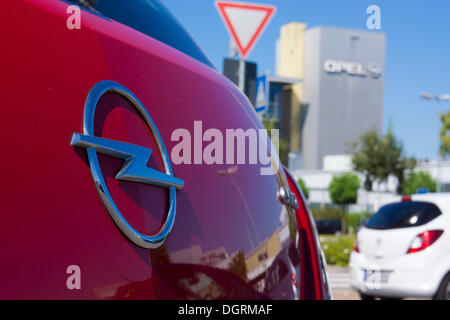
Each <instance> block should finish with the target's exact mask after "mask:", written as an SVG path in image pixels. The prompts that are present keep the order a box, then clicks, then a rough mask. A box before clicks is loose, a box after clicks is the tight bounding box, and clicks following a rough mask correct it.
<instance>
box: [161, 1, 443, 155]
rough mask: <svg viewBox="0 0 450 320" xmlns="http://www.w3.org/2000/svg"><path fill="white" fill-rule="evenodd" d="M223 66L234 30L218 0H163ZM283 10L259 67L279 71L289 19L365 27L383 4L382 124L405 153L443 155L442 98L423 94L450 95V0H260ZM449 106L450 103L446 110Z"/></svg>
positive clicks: (257, 56)
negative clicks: (372, 9) (278, 49)
mask: <svg viewBox="0 0 450 320" xmlns="http://www.w3.org/2000/svg"><path fill="white" fill-rule="evenodd" d="M162 2H163V3H165V4H166V6H167V7H168V8H169V9H170V10H171V11H172V13H173V14H174V15H175V16H176V17H177V18H178V19H179V20H180V22H181V23H182V24H183V25H184V26H185V27H186V29H187V30H188V31H189V32H190V33H191V35H192V36H193V38H194V39H195V40H196V41H197V42H198V44H199V45H200V47H201V48H202V49H203V50H204V51H205V53H206V54H207V56H208V57H209V58H210V59H211V61H212V62H213V63H214V65H215V66H216V67H217V68H218V69H219V70H220V71H222V60H223V58H224V57H225V56H226V55H227V54H228V47H229V36H228V34H227V32H226V29H225V27H224V25H223V23H222V21H221V19H220V17H219V15H218V13H217V11H216V8H215V5H214V0H190V1H183V0H162ZM255 2H257V3H267V4H273V5H275V6H277V12H276V14H275V16H274V18H273V19H272V21H271V23H270V25H269V26H268V28H267V29H266V31H265V33H264V34H263V36H262V37H261V38H260V40H259V42H258V43H257V44H256V46H255V48H254V49H253V51H252V52H251V54H250V56H249V60H251V61H255V62H257V63H258V68H259V72H262V71H264V70H268V71H270V73H272V74H273V73H274V72H275V41H276V39H278V37H279V33H280V27H281V26H282V25H284V24H286V23H289V22H293V21H299V22H306V23H307V25H308V27H309V28H310V27H314V26H318V25H326V26H337V27H344V28H353V29H363V30H366V19H367V17H368V15H367V14H366V8H367V7H368V6H369V5H371V4H375V5H378V6H379V7H380V8H381V27H382V29H381V30H380V31H382V32H384V33H386V37H387V49H386V70H385V99H384V101H385V103H384V123H383V124H384V128H385V130H386V129H387V127H388V126H389V125H391V126H392V127H393V129H394V132H395V134H396V135H397V137H398V138H399V139H400V140H402V142H403V144H404V146H405V150H406V153H407V154H408V155H409V156H415V157H418V158H428V159H434V158H436V156H437V150H438V144H439V142H438V139H439V130H440V122H439V119H438V116H437V114H438V106H437V102H427V101H424V100H420V99H419V93H420V92H431V93H436V94H444V93H450V1H448V0H428V1H425V0H409V1H407V0H383V1H382V0H371V1H366V0H341V1H337V0H308V1H306V0H278V1H277V0H272V1H266V0H258V1H255ZM445 109H450V103H449V102H443V103H441V110H445Z"/></svg>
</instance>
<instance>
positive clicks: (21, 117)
mask: <svg viewBox="0 0 450 320" xmlns="http://www.w3.org/2000/svg"><path fill="white" fill-rule="evenodd" d="M67 7H68V4H67V3H65V2H62V1H57V0H50V1H25V0H24V1H12V2H9V1H8V2H2V3H1V5H0V9H1V10H0V11H1V12H2V20H1V21H2V22H1V23H2V27H3V28H4V29H6V26H7V30H14V32H6V34H5V35H4V37H3V39H2V40H3V41H4V43H7V44H8V50H3V51H2V58H3V59H2V60H3V61H7V62H8V63H6V64H5V66H4V67H3V80H2V89H3V94H2V95H1V97H0V105H1V106H2V108H3V110H4V112H5V115H6V117H7V118H6V120H5V121H4V123H3V125H2V127H1V129H0V132H1V134H2V136H3V137H7V138H6V142H5V145H4V147H3V150H4V152H5V153H4V156H3V157H2V160H1V164H2V167H3V168H5V169H4V172H3V183H2V190H1V191H2V201H1V203H0V213H1V214H2V218H3V219H2V220H3V223H2V224H1V227H0V241H1V243H2V244H3V252H2V253H3V258H2V259H3V261H6V262H7V263H2V265H1V267H0V271H1V274H2V275H4V277H3V279H2V286H1V288H0V298H3V299H4V298H9V299H25V298H26V299H29V298H31V299H54V298H58V299H127V298H129V299H132V298H135V299H153V298H157V299H158V298H159V299H163V298H174V299H177V298H188V297H191V296H195V297H200V298H205V299H207V298H246V297H247V298H248V297H255V298H261V296H260V295H258V294H257V293H254V295H253V296H252V295H250V293H249V292H251V290H254V291H255V292H257V291H258V287H257V286H254V285H253V284H251V281H250V280H252V278H254V277H256V276H257V275H259V274H260V273H263V272H264V271H265V270H266V269H267V268H268V267H269V266H266V265H264V263H263V262H264V260H265V259H270V258H271V257H273V256H275V255H276V254H277V253H278V252H280V251H281V250H282V249H283V248H285V247H287V246H289V245H290V244H291V243H292V242H294V243H295V245H297V242H296V239H297V234H296V233H297V232H298V228H292V227H291V228H289V225H291V226H292V225H294V226H295V225H296V221H295V213H293V211H292V209H290V208H288V207H285V206H283V205H282V204H281V203H280V202H279V201H278V198H277V191H278V190H279V188H280V187H281V186H283V185H284V186H285V187H286V188H287V182H286V180H285V177H284V174H283V172H282V171H281V170H280V171H279V172H278V175H268V176H264V175H261V174H260V166H259V165H238V166H237V167H236V168H234V169H233V170H231V171H230V170H229V171H227V172H231V174H229V175H225V176H223V175H220V172H221V170H222V171H223V170H225V171H226V170H228V169H229V168H230V165H205V164H201V165H196V164H191V165H188V164H182V165H173V171H174V175H175V176H176V177H178V178H180V179H183V180H184V181H185V186H184V188H183V189H182V190H180V191H178V192H177V214H176V219H175V225H174V227H173V229H172V232H171V233H170V235H169V237H168V239H167V241H166V242H165V243H164V245H163V246H161V247H160V248H159V249H156V250H148V249H143V248H140V247H137V246H136V245H134V244H132V243H131V242H130V241H128V240H127V239H126V237H125V236H124V235H123V234H122V233H121V232H120V231H119V230H118V228H117V227H116V226H115V225H114V223H113V221H112V220H111V218H110V216H109V215H108V212H107V210H106V209H105V208H104V206H103V204H102V202H101V200H100V198H99V196H98V194H97V192H96V188H95V186H94V183H93V181H92V176H91V172H90V169H89V165H88V162H87V157H86V153H85V151H84V150H82V149H78V148H74V147H72V146H71V145H70V140H71V137H72V134H73V133H74V132H82V119H83V112H84V104H85V99H86V97H87V95H88V93H89V92H90V90H91V88H92V87H93V86H94V85H95V84H97V83H98V82H100V81H103V80H113V81H116V82H118V83H120V84H122V85H124V86H125V87H127V88H128V89H129V90H130V91H131V92H133V94H134V95H136V96H137V97H138V98H139V100H140V101H141V102H142V104H143V105H144V106H145V107H146V108H147V111H148V112H149V113H150V115H151V117H152V118H153V120H154V122H155V123H156V125H157V127H158V129H159V131H160V134H161V136H162V139H163V141H164V143H165V145H166V147H167V149H168V150H169V153H170V151H171V150H172V149H173V147H174V145H175V144H176V142H174V141H171V134H172V132H173V131H174V130H176V129H177V128H186V129H188V130H189V131H191V132H192V131H193V124H194V121H196V120H201V121H202V125H203V128H204V130H206V129H208V128H217V129H219V130H221V131H222V132H225V130H226V129H227V128H231V129H237V128H242V129H244V130H246V129H249V128H253V129H260V128H261V124H260V122H259V121H258V119H257V117H256V114H255V113H254V112H253V110H252V107H251V105H250V103H249V102H248V100H247V99H246V98H245V97H244V96H243V94H242V93H241V92H240V91H239V90H238V89H237V87H235V86H234V85H233V84H231V83H230V82H229V81H228V80H227V79H225V78H224V77H223V76H222V75H220V74H219V73H218V72H217V71H215V70H213V69H211V68H210V67H208V66H206V65H204V64H202V63H200V62H198V61H196V60H194V59H193V58H191V57H189V56H187V55H185V54H183V53H181V52H179V51H177V50H175V49H173V48H171V47H169V46H167V45H165V44H163V43H161V42H159V41H157V40H155V39H152V38H150V37H148V36H146V35H144V34H142V33H139V32H137V31H135V30H133V29H131V28H129V27H127V26H124V25H122V24H120V23H117V22H115V21H113V20H110V19H107V18H105V17H102V16H99V15H97V14H92V13H90V12H88V11H87V10H82V16H81V29H80V30H69V29H67V28H66V27H65V26H66V19H67V17H68V15H67V13H66V9H67ZM11 12H20V14H18V15H11V14H10V13H11ZM97 112H98V115H97V113H96V115H97V117H96V123H95V133H96V135H97V136H102V137H106V138H109V139H116V140H120V141H125V142H129V143H134V144H139V145H143V146H145V147H148V148H150V149H152V150H153V154H152V158H151V161H150V163H149V166H151V167H153V168H156V169H159V170H161V158H160V157H161V155H159V156H158V155H157V152H156V150H157V148H155V141H154V139H152V136H151V134H150V133H149V130H148V128H147V127H146V126H145V123H144V122H143V121H142V119H141V118H140V117H139V114H137V113H136V110H134V109H133V108H132V107H131V106H130V104H129V102H128V101H126V99H124V98H123V97H120V96H117V95H114V94H107V95H105V96H104V97H102V99H101V101H100V102H99V105H98V111H97ZM99 159H100V165H101V169H102V173H103V175H104V176H105V177H106V180H107V184H108V187H109V188H110V190H111V194H112V196H113V198H114V200H115V201H116V202H117V204H118V206H119V207H120V208H121V210H123V211H124V212H126V218H127V219H128V220H129V221H130V222H131V223H132V224H133V225H135V226H136V228H137V229H139V230H140V231H142V232H145V233H149V234H152V233H154V232H156V231H157V230H158V228H159V227H160V226H161V223H162V221H163V220H164V213H165V210H166V209H167V197H168V195H167V191H166V190H163V189H160V188H157V187H154V186H147V185H141V184H135V183H131V182H122V181H120V182H119V181H118V180H116V179H114V175H115V174H116V173H117V171H118V170H119V169H120V167H121V165H122V162H121V161H120V160H118V159H115V158H111V157H108V156H103V155H100V156H99ZM291 211H292V213H291V214H289V212H291ZM269 247H270V248H271V249H270V250H269V249H268V248H269ZM261 250H262V251H264V252H268V255H267V258H265V256H261V255H260V251H261ZM240 253H242V254H241V255H239V254H240ZM255 255H260V256H259V257H260V258H259V259H260V260H261V259H262V261H258V258H257V259H256V260H257V261H256V262H252V261H253V260H252V259H253V258H254V256H255ZM261 257H262V258H261ZM174 264H184V265H188V266H194V267H192V268H191V267H189V268H188V270H192V272H191V275H190V276H189V275H186V276H185V278H183V279H180V283H183V287H176V286H175V287H170V286H169V287H168V286H167V285H166V284H165V283H166V282H165V281H164V280H163V279H164V277H165V276H166V275H165V274H164V273H163V272H162V271H161V270H164V268H163V267H164V265H171V267H173V270H180V269H177V268H175V267H176V266H172V265H174ZM71 265H77V266H79V267H80V269H81V283H82V285H81V286H82V287H81V289H80V290H69V289H68V287H67V285H66V281H67V279H68V277H69V275H70V274H68V273H67V272H66V271H67V268H68V266H71ZM196 265H197V266H198V268H197V269H198V270H197V269H196V268H195V266H196ZM205 268H213V269H217V270H218V271H217V272H213V271H214V270H213V271H211V270H210V269H207V271H204V269H205ZM220 270H221V271H224V272H226V273H227V274H228V275H229V277H230V279H232V278H233V277H237V278H241V280H237V279H234V280H230V281H233V282H232V283H236V286H238V284H237V283H240V285H242V281H243V282H244V284H245V285H246V286H247V287H246V288H245V290H244V289H242V290H240V291H239V292H243V293H242V295H234V296H230V295H229V294H228V293H227V292H230V291H229V290H228V289H227V288H222V289H223V290H219V289H217V287H221V285H220V282H217V283H215V284H212V283H213V282H212V281H210V280H204V281H206V282H202V281H201V279H206V278H205V277H206V276H205V275H209V276H210V277H212V275H214V274H222V273H220V272H219V271H220ZM240 270H241V271H240ZM242 270H245V271H244V272H243V271H242ZM174 272H175V271H174ZM184 273H185V271H180V274H182V275H184ZM200 273H201V274H203V275H202V276H199V275H198V274H200ZM221 277H222V276H221ZM182 280H183V281H182ZM240 281H241V282H240ZM199 282H202V283H203V285H204V284H205V283H207V284H206V285H205V288H203V289H204V290H207V289H206V288H209V289H208V290H209V291H214V290H215V291H214V292H216V294H204V295H197V296H196V295H195V294H196V293H195V292H194V291H195V290H197V289H198V288H199V286H198V283H199ZM208 286H209V287H208ZM203 289H202V290H203ZM213 289H214V290H213ZM217 292H219V293H217ZM260 292H262V289H261V288H260ZM267 298H270V297H267Z"/></svg>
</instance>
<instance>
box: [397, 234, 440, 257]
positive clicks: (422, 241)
mask: <svg viewBox="0 0 450 320" xmlns="http://www.w3.org/2000/svg"><path fill="white" fill-rule="evenodd" d="M443 233H444V230H431V231H425V232H422V233H421V234H419V235H417V236H416V237H415V238H414V240H413V241H412V243H411V245H410V247H409V249H408V251H407V252H406V253H415V252H419V251H422V250H425V249H426V248H428V247H429V246H431V245H432V244H433V243H434V242H435V241H436V240H437V239H439V237H440V236H441V235H442V234H443Z"/></svg>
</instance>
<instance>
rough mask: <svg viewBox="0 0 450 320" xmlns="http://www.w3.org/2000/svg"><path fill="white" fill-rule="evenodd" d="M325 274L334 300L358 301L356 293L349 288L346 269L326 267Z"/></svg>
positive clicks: (348, 277) (348, 276)
mask: <svg viewBox="0 0 450 320" xmlns="http://www.w3.org/2000/svg"><path fill="white" fill-rule="evenodd" d="M327 273H328V281H329V283H330V287H331V292H332V293H333V299H334V300H359V295H358V293H357V292H356V291H355V290H353V289H352V288H350V274H349V270H348V268H343V267H336V266H327Z"/></svg>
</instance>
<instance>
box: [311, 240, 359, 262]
mask: <svg viewBox="0 0 450 320" xmlns="http://www.w3.org/2000/svg"><path fill="white" fill-rule="evenodd" d="M319 238H320V244H321V245H322V249H323V252H324V254H325V258H326V260H327V263H328V264H330V265H337V266H341V267H346V266H348V263H349V260H350V253H351V252H352V250H353V247H354V245H355V240H356V236H354V235H339V236H331V235H330V236H328V235H321V236H320V237H319Z"/></svg>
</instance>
